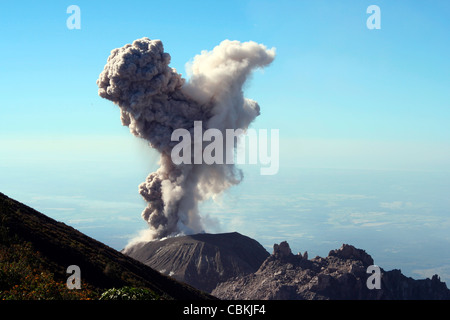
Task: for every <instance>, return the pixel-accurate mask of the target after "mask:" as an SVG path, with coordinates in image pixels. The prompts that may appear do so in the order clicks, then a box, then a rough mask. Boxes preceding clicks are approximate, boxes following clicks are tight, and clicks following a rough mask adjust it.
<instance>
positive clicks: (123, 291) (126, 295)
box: [100, 287, 158, 300]
mask: <svg viewBox="0 0 450 320" xmlns="http://www.w3.org/2000/svg"><path fill="white" fill-rule="evenodd" d="M157 299H158V296H157V295H156V294H155V293H153V292H152V291H151V290H149V289H147V288H134V287H122V288H119V289H116V288H112V289H109V290H106V291H105V292H103V294H102V295H101V296H100V300H157Z"/></svg>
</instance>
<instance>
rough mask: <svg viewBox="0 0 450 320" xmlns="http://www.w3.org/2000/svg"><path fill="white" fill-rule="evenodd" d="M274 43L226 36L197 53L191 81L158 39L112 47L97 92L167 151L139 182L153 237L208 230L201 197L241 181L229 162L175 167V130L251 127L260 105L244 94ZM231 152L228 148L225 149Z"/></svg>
mask: <svg viewBox="0 0 450 320" xmlns="http://www.w3.org/2000/svg"><path fill="white" fill-rule="evenodd" d="M274 57H275V49H270V50H269V49H267V48H266V47H265V46H263V45H261V44H257V43H255V42H245V43H240V42H238V41H229V40H225V41H223V42H222V43H221V44H220V45H218V46H217V47H215V48H214V49H213V50H212V51H210V52H207V51H203V52H202V53H201V54H200V55H197V56H195V57H194V60H193V63H192V65H191V77H190V80H189V82H186V81H185V80H184V79H183V78H182V77H181V75H180V74H178V73H177V71H176V70H175V69H173V68H171V67H169V63H170V59H171V57H170V55H169V54H168V53H166V52H164V48H163V44H162V42H161V41H160V40H150V39H148V38H142V39H138V40H135V41H134V42H133V44H127V45H125V46H124V47H122V48H118V49H114V50H112V51H111V54H110V56H109V57H108V61H107V64H106V65H105V68H104V70H103V72H102V73H101V74H100V76H99V79H98V80H97V85H98V87H99V91H98V93H99V95H100V96H101V97H102V98H106V99H108V100H111V101H112V102H114V103H115V104H116V105H118V106H119V107H120V116H121V121H122V124H123V125H125V126H128V127H129V129H130V132H131V133H132V134H134V135H135V136H137V137H140V138H143V139H145V140H147V141H148V142H149V144H150V145H151V146H152V147H153V148H155V149H157V150H158V151H159V152H160V153H161V159H160V168H159V169H158V170H157V171H156V172H153V173H151V174H150V175H149V176H148V177H147V179H146V181H145V182H143V183H142V184H141V185H140V186H139V192H140V194H141V195H142V196H143V197H144V199H145V200H146V201H147V203H148V204H147V207H146V208H145V209H144V211H143V212H142V216H143V218H144V219H145V220H146V221H147V222H148V225H149V227H150V229H151V231H152V235H151V237H152V238H162V237H166V236H170V235H174V234H177V233H194V232H200V231H202V230H203V225H202V222H201V217H200V215H199V212H198V203H199V201H203V200H205V199H207V198H209V197H212V196H214V195H217V194H219V193H221V192H222V191H224V190H225V189H227V188H228V187H230V186H232V185H234V184H238V183H239V182H240V181H241V179H242V172H241V171H240V170H238V169H237V168H236V167H235V166H234V165H230V164H223V165H219V164H213V165H207V164H181V165H174V164H173V162H172V160H171V157H170V154H171V150H172V148H173V147H174V146H175V145H176V144H177V143H178V142H177V141H171V135H172V132H173V131H174V130H175V129H178V128H184V129H187V130H189V131H190V132H191V133H193V130H194V121H202V124H203V130H206V129H209V128H216V129H219V130H221V131H222V132H223V133H224V132H225V129H238V128H241V129H246V128H248V126H249V124H250V123H251V122H252V121H253V120H254V119H255V118H256V116H258V115H259V106H258V104H257V103H256V102H255V101H253V100H250V99H246V98H244V96H243V92H242V86H243V84H244V83H245V80H246V79H247V77H248V76H249V74H250V73H251V71H252V70H254V69H255V68H259V67H264V66H266V65H268V64H270V63H271V62H272V61H273V59H274ZM224 152H226V151H224Z"/></svg>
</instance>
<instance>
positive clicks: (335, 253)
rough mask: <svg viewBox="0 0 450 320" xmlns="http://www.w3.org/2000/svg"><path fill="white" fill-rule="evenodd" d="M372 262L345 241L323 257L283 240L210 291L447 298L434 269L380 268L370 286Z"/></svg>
mask: <svg viewBox="0 0 450 320" xmlns="http://www.w3.org/2000/svg"><path fill="white" fill-rule="evenodd" d="M373 263H374V261H373V259H372V257H371V256H370V255H369V254H367V253H366V252H365V251H364V250H361V249H357V248H355V247H354V246H351V245H348V244H344V245H342V247H341V248H340V249H337V250H332V251H330V253H329V255H328V256H327V257H326V258H322V257H315V258H314V259H311V260H308V258H307V254H304V255H303V256H302V254H301V253H299V254H298V255H294V254H292V252H291V250H290V248H289V245H288V244H287V243H286V242H282V243H280V244H279V245H278V244H275V245H274V251H273V254H272V255H270V256H269V257H268V258H267V259H266V260H265V261H264V262H263V263H262V265H261V267H260V268H259V269H258V270H257V271H256V272H254V273H252V274H249V275H246V276H244V277H239V278H234V279H231V280H229V281H227V282H223V283H220V284H219V285H218V286H217V287H216V288H215V289H214V290H213V291H212V295H214V296H216V297H218V298H220V299H225V300H235V299H236V300H331V299H334V300H336V299H337V300H344V299H354V300H356V299H358V300H361V299H363V300H385V299H386V300H400V299H401V300H406V299H414V300H416V299H431V300H438V299H439V300H440V299H450V290H449V289H448V288H447V286H446V285H445V283H444V282H441V281H440V279H439V277H438V276H437V275H435V276H433V277H432V279H425V280H414V279H412V278H408V277H406V276H404V275H403V274H402V273H401V271H400V270H392V271H384V270H383V269H382V268H380V273H381V278H380V285H381V286H380V289H376V288H374V289H369V288H368V286H367V280H368V278H369V277H370V276H371V275H372V274H371V273H367V268H368V267H369V266H371V265H373Z"/></svg>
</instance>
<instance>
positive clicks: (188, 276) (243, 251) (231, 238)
mask: <svg viewBox="0 0 450 320" xmlns="http://www.w3.org/2000/svg"><path fill="white" fill-rule="evenodd" d="M124 253H125V254H126V255H128V256H130V257H132V258H134V259H136V260H138V261H141V262H143V263H144V264H146V265H148V266H150V267H152V268H154V269H156V270H158V271H160V272H161V273H163V274H166V275H169V276H171V277H173V278H175V279H177V280H180V281H183V282H185V283H187V284H190V285H192V286H194V287H195V288H198V289H200V290H203V291H206V292H211V291H212V290H213V289H214V288H215V287H216V285H217V284H218V283H219V282H224V281H227V280H229V279H231V278H233V277H237V276H245V275H247V274H250V273H253V272H255V271H257V270H258V268H259V267H260V266H261V264H262V263H263V262H264V260H265V259H266V258H267V257H268V256H269V255H270V254H269V253H268V252H267V251H266V250H265V249H264V247H263V246H261V245H260V244H259V243H258V242H257V241H256V240H253V239H251V238H249V237H246V236H243V235H241V234H239V233H237V232H232V233H221V234H208V233H203V234H195V235H189V236H180V237H173V238H167V239H164V240H160V241H151V242H147V243H145V244H142V243H141V244H138V245H135V246H133V247H131V248H127V250H126V251H124Z"/></svg>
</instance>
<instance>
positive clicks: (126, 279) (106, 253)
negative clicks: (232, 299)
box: [0, 193, 213, 300]
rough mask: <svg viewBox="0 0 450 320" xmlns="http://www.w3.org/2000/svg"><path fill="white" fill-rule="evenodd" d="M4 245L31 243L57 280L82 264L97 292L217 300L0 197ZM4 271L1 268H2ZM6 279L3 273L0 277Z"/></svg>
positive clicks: (0, 240) (86, 280)
mask: <svg viewBox="0 0 450 320" xmlns="http://www.w3.org/2000/svg"><path fill="white" fill-rule="evenodd" d="M0 228H1V230H0V231H1V237H0V246H3V247H6V246H8V245H10V243H25V242H26V243H30V244H31V245H32V247H33V250H35V251H38V252H39V255H40V256H42V257H43V259H44V260H43V261H45V268H46V270H48V271H49V272H51V273H52V274H54V276H55V278H56V279H57V280H62V281H64V282H65V281H66V279H67V277H68V276H69V275H68V274H67V273H66V269H67V267H68V266H70V265H77V266H79V267H80V269H81V281H82V284H83V283H84V284H88V285H90V286H93V287H94V288H99V289H109V288H112V287H116V288H117V287H123V286H135V287H146V288H148V289H150V290H152V291H153V292H154V293H156V294H157V295H158V296H160V297H162V298H163V299H176V300H187V299H189V300H191V299H212V298H213V297H211V296H210V295H208V294H206V293H204V292H201V291H199V290H197V289H195V288H193V287H191V286H189V285H186V284H184V283H180V282H178V281H176V280H174V279H172V278H170V277H167V276H165V275H162V274H160V273H159V272H157V271H155V270H153V269H152V268H150V267H148V266H146V265H144V264H142V263H140V262H138V261H136V260H134V259H132V258H130V257H128V256H126V255H123V254H122V253H120V252H118V251H116V250H114V249H112V248H110V247H108V246H106V245H104V244H102V243H100V242H99V241H96V240H94V239H92V238H90V237H88V236H86V235H84V234H83V233H81V232H79V231H78V230H76V229H74V228H72V227H70V226H67V225H65V224H64V223H61V222H57V221H55V220H53V219H51V218H49V217H47V216H45V215H43V214H42V213H39V212H38V211H36V210H34V209H32V208H30V207H28V206H26V205H24V204H22V203H20V202H18V201H15V200H13V199H10V198H8V197H7V196H5V195H4V194H2V193H0ZM0 271H1V270H0ZM0 275H1V274H0Z"/></svg>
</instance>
